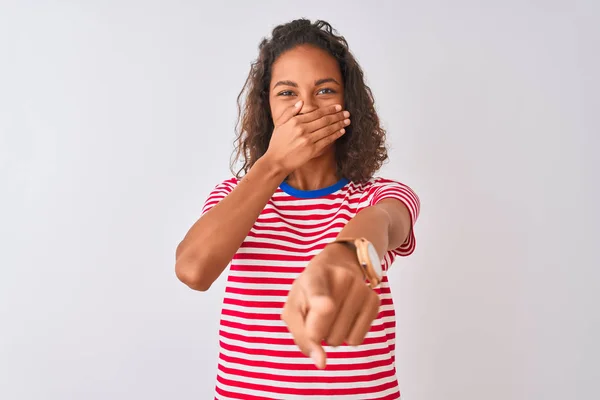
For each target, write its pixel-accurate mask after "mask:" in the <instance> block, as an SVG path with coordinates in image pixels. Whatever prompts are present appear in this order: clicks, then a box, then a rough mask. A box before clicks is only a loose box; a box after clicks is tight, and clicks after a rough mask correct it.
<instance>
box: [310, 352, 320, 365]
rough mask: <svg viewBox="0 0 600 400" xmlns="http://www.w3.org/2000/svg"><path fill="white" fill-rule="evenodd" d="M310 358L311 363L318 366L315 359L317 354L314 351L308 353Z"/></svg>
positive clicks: (317, 361)
mask: <svg viewBox="0 0 600 400" xmlns="http://www.w3.org/2000/svg"><path fill="white" fill-rule="evenodd" d="M310 358H312V360H313V362H314V363H315V365H316V366H317V367H318V366H319V364H318V363H319V360H318V358H317V353H316V352H314V351H311V352H310Z"/></svg>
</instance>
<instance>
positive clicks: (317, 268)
mask: <svg viewBox="0 0 600 400" xmlns="http://www.w3.org/2000/svg"><path fill="white" fill-rule="evenodd" d="M411 223H412V220H411V216H410V213H409V210H408V208H407V206H406V205H404V203H402V202H401V201H399V200H397V199H393V198H388V199H383V200H381V201H379V202H378V203H377V204H376V205H373V206H370V207H367V208H365V209H363V210H362V211H360V212H359V213H358V214H356V216H355V217H354V218H352V219H351V220H350V221H349V222H348V223H347V224H346V226H345V227H344V228H343V229H342V231H341V232H340V234H339V235H340V236H342V235H343V236H345V237H356V238H358V237H364V238H366V239H367V240H369V241H370V242H371V243H372V244H373V246H375V248H376V250H377V252H378V253H379V256H380V258H383V256H384V255H385V253H386V252H387V251H389V250H394V249H396V248H397V247H399V246H401V245H402V244H403V243H405V241H406V240H407V239H408V238H409V235H410V234H411V229H412V226H411ZM379 306H380V299H379V295H378V294H377V293H376V292H375V291H374V290H372V289H371V288H370V287H368V286H367V285H365V282H364V278H363V275H362V272H361V270H360V268H359V267H358V264H357V260H356V252H355V251H353V250H351V249H349V248H348V247H347V246H343V245H330V246H327V247H326V248H325V249H324V250H323V251H322V252H321V253H319V254H318V255H317V256H315V257H314V258H313V259H312V260H311V261H310V263H309V265H308V266H307V267H306V269H305V270H304V272H303V273H302V274H301V275H300V277H298V279H296V281H295V282H294V284H293V285H292V289H291V290H290V294H289V295H288V299H287V301H286V304H285V306H284V309H283V312H282V316H281V317H282V319H283V320H284V322H285V323H286V325H287V326H288V329H289V330H290V332H291V333H292V335H293V336H294V340H295V342H296V344H297V345H298V347H299V348H300V350H301V351H302V352H303V353H304V354H305V355H307V356H310V357H312V358H313V361H314V363H315V365H316V366H317V367H318V368H324V367H325V363H326V357H327V356H326V354H325V352H324V350H323V348H322V347H321V345H320V343H321V340H323V339H325V341H326V342H327V344H329V345H331V346H339V345H341V344H342V343H343V342H344V341H345V342H346V343H347V344H349V345H351V346H357V345H359V344H361V343H362V342H363V340H364V338H365V336H366V335H367V333H368V331H369V329H370V327H371V324H372V322H373V320H374V319H375V318H377V315H378V314H379Z"/></svg>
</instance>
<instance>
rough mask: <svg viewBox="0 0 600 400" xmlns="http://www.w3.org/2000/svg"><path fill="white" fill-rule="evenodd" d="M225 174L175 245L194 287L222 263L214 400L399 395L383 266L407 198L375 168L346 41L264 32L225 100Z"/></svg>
mask: <svg viewBox="0 0 600 400" xmlns="http://www.w3.org/2000/svg"><path fill="white" fill-rule="evenodd" d="M238 101H240V125H239V128H240V129H239V135H238V137H237V159H238V160H239V159H240V158H241V161H242V162H243V165H242V168H241V169H240V170H239V171H238V173H237V174H236V177H235V178H231V179H228V180H226V181H224V182H222V183H221V184H219V185H217V186H216V187H215V189H214V190H213V191H212V193H211V194H210V196H209V197H208V199H207V201H206V203H205V205H204V207H203V210H202V215H201V217H200V219H199V220H198V221H197V222H196V223H195V224H194V225H193V226H192V227H191V229H190V230H189V232H188V233H187V235H186V236H185V238H184V239H183V241H182V242H181V243H180V244H179V246H178V248H177V252H176V253H177V254H176V257H177V261H176V273H177V276H178V278H179V279H180V280H181V281H182V282H183V283H185V284H186V285H188V286H189V287H191V288H192V289H196V290H200V291H206V290H208V289H209V288H210V286H211V284H212V283H213V282H214V281H215V280H216V279H217V278H218V277H219V275H220V274H221V273H222V272H223V271H224V270H225V268H226V267H227V265H228V264H229V263H230V262H231V268H230V271H229V276H228V279H227V288H226V294H225V299H224V304H223V310H222V317H221V325H220V331H219V336H220V355H219V363H218V372H217V384H216V393H215V396H216V397H215V398H218V399H244V400H252V399H292V398H293V399H329V398H335V399H361V400H363V399H398V398H399V397H400V391H399V389H398V382H397V378H396V370H395V360H394V347H395V313H394V306H393V303H392V296H391V293H390V288H389V285H388V280H387V277H386V271H387V269H388V268H389V267H390V265H391V264H392V263H393V261H394V259H395V258H396V257H398V256H407V255H409V254H411V253H412V252H413V250H414V248H415V239H414V235H413V229H412V227H413V225H414V223H415V221H416V219H417V216H418V214H419V199H418V197H417V196H416V194H415V193H414V192H413V191H412V190H411V189H410V188H409V187H408V186H406V185H404V184H402V183H400V182H397V181H393V180H389V179H383V178H379V177H374V174H375V173H376V171H377V170H378V169H379V168H380V167H381V165H382V163H383V162H384V161H385V160H386V159H387V153H386V148H385V143H384V140H385V131H384V130H383V129H382V128H381V127H380V125H379V118H378V117H377V113H376V112H375V108H374V100H373V96H372V94H371V91H370V89H369V87H367V86H366V85H365V82H364V80H363V73H362V70H361V68H360V67H359V65H358V64H357V62H356V60H355V59H354V57H353V56H352V54H351V53H350V51H349V50H348V44H347V42H346V40H345V39H344V38H343V37H341V36H338V35H336V34H335V33H334V31H333V29H332V27H331V25H329V24H328V23H326V22H323V21H317V22H315V23H311V22H310V21H308V20H304V19H301V20H296V21H292V22H290V23H287V24H284V25H280V26H278V27H276V28H275V29H274V30H273V32H272V37H271V38H270V39H268V40H267V39H264V40H263V41H262V42H261V44H260V47H259V55H258V59H257V60H256V62H254V63H253V65H252V67H251V70H250V74H249V76H248V79H247V81H246V84H245V86H244V89H242V93H240V97H239V98H238Z"/></svg>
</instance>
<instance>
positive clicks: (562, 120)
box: [0, 0, 600, 400]
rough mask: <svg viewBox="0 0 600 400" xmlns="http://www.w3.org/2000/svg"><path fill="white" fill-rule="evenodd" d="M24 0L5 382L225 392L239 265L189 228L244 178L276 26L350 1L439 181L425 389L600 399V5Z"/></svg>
mask: <svg viewBox="0 0 600 400" xmlns="http://www.w3.org/2000/svg"><path fill="white" fill-rule="evenodd" d="M204 3H205V2H201V1H166V0H165V1H162V2H157V1H138V2H135V1H131V0H128V1H103V2H100V1H96V2H91V1H87V2H86V1H75V0H73V1H41V0H40V1H20V2H18V3H17V2H7V1H2V2H1V6H0V168H1V169H0V179H1V185H0V195H1V196H0V202H1V203H0V204H1V208H0V273H1V277H0V324H1V329H0V398H2V399H6V400H21V399H28V400H29V399H32V400H33V399H35V400H37V399H48V400H59V399H60V400H66V399H77V400H83V399H85V400H96V399H98V400H100V399H102V400H105V399H146V400H150V399H208V398H212V397H211V396H212V393H213V387H214V379H215V374H216V361H217V330H218V316H219V311H220V303H221V299H222V296H223V290H224V280H223V278H224V276H222V277H221V279H219V281H218V282H217V283H216V284H215V285H214V286H213V287H212V288H211V290H210V291H209V292H207V293H199V292H193V291H191V290H189V289H187V288H186V287H185V286H184V285H183V284H181V283H179V282H178V281H177V280H176V278H175V275H174V250H175V246H176V245H177V243H178V242H179V240H180V239H181V238H182V237H183V235H184V233H185V232H186V230H187V228H188V227H189V226H190V225H191V224H192V223H193V222H194V221H195V219H196V218H197V217H198V216H199V214H200V210H201V207H202V204H203V202H204V199H205V197H206V195H207V194H208V193H209V191H210V190H211V189H212V187H213V186H214V185H215V184H216V183H218V182H220V181H221V180H222V179H224V178H227V177H229V173H228V162H229V156H230V153H231V150H232V141H233V128H234V123H235V117H236V106H235V97H236V96H237V93H238V91H239V90H240V89H241V87H242V85H243V82H244V80H245V77H246V74H247V72H248V68H249V64H250V62H251V61H252V60H253V59H254V57H256V55H257V46H258V43H259V41H260V39H261V38H262V37H263V36H265V35H268V34H269V32H270V30H271V29H272V27H273V26H274V25H276V24H278V23H282V22H287V21H289V20H291V19H294V18H297V17H301V16H305V17H309V18H312V19H315V18H322V19H326V20H328V21H330V22H331V23H332V24H333V25H334V27H336V28H337V29H338V30H339V31H340V32H341V33H342V34H343V35H345V36H346V38H347V39H348V41H349V42H350V46H351V49H352V50H353V52H354V53H355V55H356V57H357V58H358V60H359V62H360V63H361V65H362V66H363V68H364V70H365V73H366V76H367V79H368V83H369V84H370V85H371V87H372V89H373V91H374V93H375V96H376V101H377V107H378V110H379V113H380V116H381V118H382V120H383V122H384V125H385V127H386V128H387V129H388V131H389V144H390V146H391V153H390V155H391V161H390V162H389V163H388V164H387V165H386V167H385V168H384V170H383V171H382V172H381V174H382V175H384V176H387V177H390V178H395V179H399V180H401V181H403V182H405V183H407V184H409V185H411V186H412V187H413V188H414V189H415V190H416V191H417V192H418V194H419V195H420V197H421V200H422V214H421V219H420V221H419V222H418V226H417V228H416V232H417V239H418V245H417V251H416V253H415V254H414V256H412V257H410V258H408V259H405V260H401V261H398V262H397V263H396V264H395V266H394V268H393V269H392V271H391V272H390V274H391V281H392V287H393V292H394V299H395V302H396V306H397V312H398V345H397V360H398V361H397V367H398V377H399V380H400V384H401V390H402V392H403V398H405V399H407V400H440V399H444V400H448V399H450V400H455V399H456V400H459V399H460V400H465V399H468V400H471V399H473V400H481V399H485V400H496V399H498V400H500V399H502V400H505V399H511V400H521V399H523V400H538V399H539V400H550V399H560V400H564V399H584V400H586V399H596V398H599V397H600V390H599V389H598V382H599V380H600V365H599V364H600V362H599V359H600V345H599V343H598V341H599V339H600V312H599V310H598V309H599V306H598V305H599V303H600V294H599V293H600V292H599V286H600V285H599V283H600V258H599V256H598V253H597V250H596V249H597V242H598V241H599V239H600V230H599V228H598V224H599V223H600V221H599V214H600V213H599V212H598V202H599V200H600V196H599V192H600V190H599V189H598V182H599V181H600V178H598V171H599V170H600V166H599V162H598V160H597V157H598V156H597V154H598V151H599V146H598V145H599V139H598V136H599V134H600V121H599V117H598V112H599V111H600V100H599V93H600V79H599V76H598V71H600V28H599V27H600V23H599V19H598V16H599V11H600V6H599V5H598V3H595V2H594V1H592V0H590V1H568V0H564V1H541V0H540V1H516V0H510V1H502V2H475V1H473V2H465V1H448V2H442V1H413V2H407V1H387V2H372V3H370V4H369V5H368V6H367V5H366V4H368V3H366V2H360V3H359V2H356V4H365V5H361V6H359V5H355V3H353V2H348V1H333V0H329V1H326V2H322V1H296V2H283V1H270V2H267V1H264V2H248V1H242V0H239V1H235V2H233V1H229V2H217V1H214V2H211V4H204Z"/></svg>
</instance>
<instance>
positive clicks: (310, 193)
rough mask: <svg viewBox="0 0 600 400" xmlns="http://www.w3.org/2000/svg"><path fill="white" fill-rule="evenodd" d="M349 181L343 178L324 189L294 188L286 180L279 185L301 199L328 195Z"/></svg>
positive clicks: (286, 191)
mask: <svg viewBox="0 0 600 400" xmlns="http://www.w3.org/2000/svg"><path fill="white" fill-rule="evenodd" d="M348 182H350V181H349V180H348V179H346V178H343V179H340V180H339V181H338V182H337V183H334V184H333V185H331V186H328V187H326V188H323V189H317V190H300V189H296V188H293V187H291V186H290V185H288V183H287V182H285V181H284V182H282V183H281V185H279V187H280V188H281V190H283V191H284V192H285V193H287V194H289V195H290V196H294V197H298V198H300V199H315V198H317V197H323V196H327V195H330V194H332V193H335V192H337V191H338V190H340V189H341V188H343V187H344V186H346V185H347V184H348Z"/></svg>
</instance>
